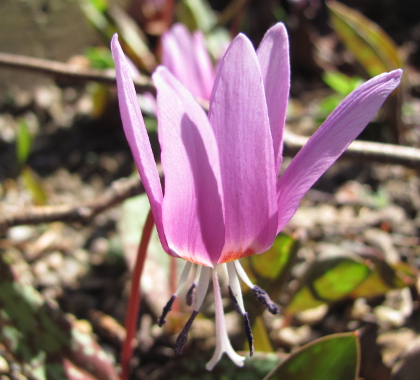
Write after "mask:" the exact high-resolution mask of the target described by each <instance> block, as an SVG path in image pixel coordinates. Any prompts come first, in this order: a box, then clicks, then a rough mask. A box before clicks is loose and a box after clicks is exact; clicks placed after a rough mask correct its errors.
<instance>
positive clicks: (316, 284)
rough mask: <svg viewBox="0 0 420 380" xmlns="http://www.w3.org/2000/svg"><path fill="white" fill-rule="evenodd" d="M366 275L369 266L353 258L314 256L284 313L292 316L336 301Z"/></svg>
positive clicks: (348, 292)
mask: <svg viewBox="0 0 420 380" xmlns="http://www.w3.org/2000/svg"><path fill="white" fill-rule="evenodd" d="M369 274H370V268H369V267H368V266H367V265H366V264H365V263H363V262H362V260H360V259H358V258H356V257H352V256H347V255H338V256H327V257H318V258H317V260H315V261H314V262H313V263H312V264H311V265H310V267H309V268H308V270H307V272H306V273H305V275H304V278H303V280H302V282H301V284H300V286H299V289H298V290H297V292H296V293H295V294H294V296H293V297H292V299H291V300H290V302H289V304H288V305H287V307H286V309H285V313H286V314H291V315H294V314H295V313H297V312H299V311H303V310H307V309H310V308H313V307H316V306H319V305H322V304H325V303H326V304H328V303H330V302H334V301H339V300H341V299H343V298H345V297H347V296H349V294H350V292H352V291H353V290H354V289H355V288H356V287H357V286H359V285H360V284H361V283H362V282H363V281H364V280H365V279H366V278H367V276H368V275H369Z"/></svg>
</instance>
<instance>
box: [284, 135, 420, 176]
mask: <svg viewBox="0 0 420 380" xmlns="http://www.w3.org/2000/svg"><path fill="white" fill-rule="evenodd" d="M308 139H309V138H308V137H303V136H298V135H295V134H293V133H291V132H289V131H286V132H285V135H284V154H285V155H287V156H295V155H296V153H297V152H298V151H299V150H300V148H302V147H303V146H304V145H305V144H306V142H307V141H308ZM341 157H343V158H349V159H352V160H360V161H365V162H372V161H376V162H381V163H389V164H397V165H404V166H406V167H409V168H412V169H417V170H420V149H417V148H412V147H409V146H403V145H392V144H382V143H375V142H368V141H360V140H356V141H353V142H352V143H351V144H350V146H349V147H348V148H347V150H346V151H345V152H344V153H343V155H342V156H341Z"/></svg>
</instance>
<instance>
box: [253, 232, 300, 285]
mask: <svg viewBox="0 0 420 380" xmlns="http://www.w3.org/2000/svg"><path fill="white" fill-rule="evenodd" d="M295 244H296V239H294V238H293V237H292V236H290V235H287V234H284V233H281V234H280V235H279V236H277V238H276V240H274V243H273V245H272V247H271V248H270V249H269V250H268V251H266V252H264V253H263V254H262V255H253V256H251V265H252V268H253V269H254V270H255V272H256V274H257V275H258V276H260V277H263V278H267V279H275V278H277V277H279V275H280V274H281V272H282V271H283V270H284V269H285V267H286V266H287V265H290V264H291V260H292V259H293V258H294V253H295V250H294V248H295Z"/></svg>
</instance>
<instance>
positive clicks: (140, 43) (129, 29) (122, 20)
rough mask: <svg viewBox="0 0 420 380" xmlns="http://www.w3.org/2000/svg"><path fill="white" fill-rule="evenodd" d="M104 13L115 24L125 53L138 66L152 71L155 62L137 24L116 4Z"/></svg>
mask: <svg viewBox="0 0 420 380" xmlns="http://www.w3.org/2000/svg"><path fill="white" fill-rule="evenodd" d="M105 15H106V17H107V18H108V19H110V20H111V22H112V23H113V24H114V25H115V27H116V29H117V32H118V37H119V40H120V43H121V45H122V47H123V50H124V52H125V54H127V55H128V56H129V57H130V59H131V60H132V61H133V63H134V64H135V65H137V66H138V67H139V68H141V69H143V70H145V71H147V72H148V73H152V72H153V71H154V69H155V68H156V66H157V62H156V59H155V56H154V55H153V54H152V52H151V51H150V49H149V47H148V46H147V38H146V36H145V35H144V33H143V31H142V29H141V28H140V27H139V26H138V24H137V23H136V22H135V21H134V20H133V19H132V18H131V17H130V16H129V15H128V14H127V13H126V12H125V11H124V10H122V9H121V8H120V7H118V6H117V5H112V6H110V7H109V8H108V9H107V10H106V11H105Z"/></svg>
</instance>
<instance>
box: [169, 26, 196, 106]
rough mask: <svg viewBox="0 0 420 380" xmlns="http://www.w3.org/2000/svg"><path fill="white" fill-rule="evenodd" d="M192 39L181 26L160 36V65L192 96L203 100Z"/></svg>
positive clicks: (174, 27)
mask: <svg viewBox="0 0 420 380" xmlns="http://www.w3.org/2000/svg"><path fill="white" fill-rule="evenodd" d="M196 60H197V57H196V51H195V48H194V39H193V37H192V35H191V33H190V32H189V30H188V29H187V27H186V26H185V25H183V24H174V25H173V26H172V28H171V29H170V30H169V31H168V32H166V33H165V34H164V35H163V36H162V64H163V65H164V66H165V67H167V68H168V70H169V71H170V72H171V73H172V74H173V75H174V76H175V77H176V78H177V79H178V80H179V81H180V82H181V83H182V84H183V85H184V86H185V87H186V88H187V89H188V90H189V91H190V92H191V93H192V94H193V95H194V96H199V97H202V98H204V96H203V93H202V88H201V83H200V76H199V73H198V72H197V64H196Z"/></svg>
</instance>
